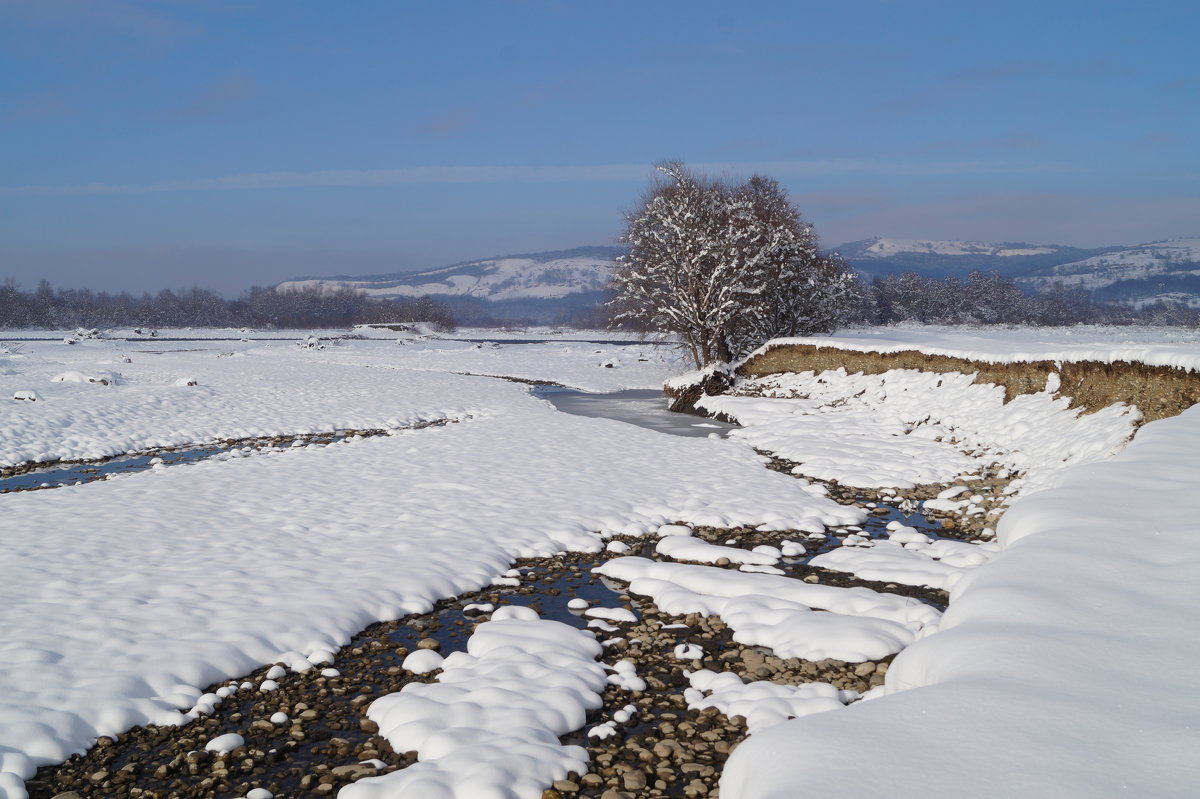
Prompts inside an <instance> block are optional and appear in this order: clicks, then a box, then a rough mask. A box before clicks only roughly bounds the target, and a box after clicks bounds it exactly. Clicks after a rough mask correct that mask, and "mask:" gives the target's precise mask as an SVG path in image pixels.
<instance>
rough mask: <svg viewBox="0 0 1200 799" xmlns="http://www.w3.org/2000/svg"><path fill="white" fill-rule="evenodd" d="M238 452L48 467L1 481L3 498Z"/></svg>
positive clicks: (218, 448) (187, 452) (176, 453)
mask: <svg viewBox="0 0 1200 799" xmlns="http://www.w3.org/2000/svg"><path fill="white" fill-rule="evenodd" d="M238 448H240V445H237V446H235V445H228V446H225V445H219V444H217V445H209V446H201V447H188V448H184V449H177V450H172V451H170V452H158V453H154V454H151V455H124V456H121V457H119V458H112V459H110V460H106V461H103V462H99V463H68V464H63V465H60V466H47V467H46V468H44V469H36V470H34V471H32V472H26V473H25V474H18V475H13V476H11V477H4V478H0V494H4V493H7V492H9V491H32V490H34V489H37V488H58V487H59V486H70V485H79V484H80V483H90V482H92V481H94V480H104V479H105V478H107V477H110V476H112V475H116V474H129V473H132V472H141V471H145V470H146V469H150V468H152V467H153V466H155V465H157V464H159V463H162V464H164V465H167V466H174V465H176V464H180V463H195V462H196V461H201V460H204V459H205V458H211V457H212V456H214V455H219V454H221V453H223V452H230V451H232V450H234V449H238Z"/></svg>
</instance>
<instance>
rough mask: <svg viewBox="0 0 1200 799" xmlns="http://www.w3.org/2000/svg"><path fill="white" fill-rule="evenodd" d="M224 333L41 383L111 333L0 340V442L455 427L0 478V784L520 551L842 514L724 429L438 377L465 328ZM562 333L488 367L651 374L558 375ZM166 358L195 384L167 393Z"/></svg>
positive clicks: (98, 445)
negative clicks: (655, 425) (649, 422)
mask: <svg viewBox="0 0 1200 799" xmlns="http://www.w3.org/2000/svg"><path fill="white" fill-rule="evenodd" d="M223 345H224V343H223V342H216V343H214V344H211V345H208V346H209V347H210V348H209V349H204V348H203V347H201V345H198V344H191V343H189V344H188V345H187V347H188V348H189V349H190V348H197V349H199V351H198V352H178V353H175V352H171V353H164V354H162V355H159V356H149V355H145V354H143V355H140V356H139V355H137V354H136V353H134V361H133V363H132V364H129V365H125V366H124V367H123V369H122V371H123V373H125V372H126V370H128V373H127V374H126V376H127V377H128V380H126V381H124V382H123V383H122V384H120V385H116V386H108V387H99V388H98V387H96V386H94V385H82V384H69V383H52V382H50V380H49V377H50V376H53V375H54V374H57V373H59V372H62V371H64V369H65V368H68V367H69V366H70V365H71V364H70V362H71V361H74V362H75V363H84V362H88V361H93V362H94V361H95V360H99V359H100V358H101V357H103V356H105V355H107V354H109V353H110V352H111V349H110V348H112V347H115V345H114V344H113V343H112V342H107V341H96V342H91V341H88V342H82V343H80V344H78V345H75V346H72V347H69V348H68V347H65V346H63V345H61V344H59V343H55V342H37V343H34V344H32V345H31V346H29V347H27V348H26V353H25V356H24V357H21V358H12V357H7V358H6V362H7V363H6V366H7V367H8V368H10V369H12V370H14V371H16V372H17V374H16V375H12V376H0V380H3V381H10V380H17V381H20V383H22V384H24V385H29V384H30V383H31V378H32V377H34V376H37V375H42V376H44V377H45V380H44V383H43V384H41V385H42V386H44V388H42V387H39V391H44V392H45V394H46V399H45V400H44V401H43V402H39V403H37V404H36V406H34V405H33V404H32V403H18V402H10V403H7V404H6V405H4V406H3V414H4V415H3V416H2V417H0V441H2V442H3V443H0V447H3V448H5V449H6V450H8V451H9V452H11V453H12V454H10V455H9V456H8V459H9V461H10V462H12V461H18V462H19V461H20V460H26V459H30V458H34V459H39V458H43V457H56V456H67V455H76V456H78V455H89V454H94V455H100V454H105V453H111V452H121V451H124V450H126V449H129V448H137V447H142V446H147V445H153V444H155V443H156V442H163V443H167V442H174V443H180V444H183V443H193V442H194V441H196V440H208V439H211V438H212V437H214V436H221V435H231V434H233V435H236V434H239V433H241V432H243V431H244V432H251V433H253V432H257V431H262V432H278V433H296V432H301V431H312V430H317V429H325V430H328V429H337V428H339V427H347V426H349V427H371V426H373V425H376V424H379V423H382V422H387V421H388V420H389V419H394V420H396V421H397V422H405V421H414V420H419V419H430V418H439V417H444V416H447V415H449V416H453V417H454V418H459V419H461V420H462V421H460V422H459V423H456V424H449V425H445V426H442V427H433V428H427V429H423V430H414V431H405V432H397V433H396V434H394V435H389V436H377V437H373V438H364V439H361V440H354V441H346V442H343V443H336V444H331V445H329V446H323V447H318V446H307V447H297V448H289V449H286V450H283V451H272V452H268V453H262V454H253V455H249V456H246V457H238V458H230V459H226V460H217V459H210V460H206V461H202V462H198V463H194V464H190V465H179V466H170V467H162V468H159V469H156V470H150V471H146V472H142V473H137V474H130V475H125V476H120V477H113V478H110V479H109V480H107V481H104V482H96V483H90V484H86V485H78V486H71V487H66V488H56V489H53V490H45V491H34V492H25V493H16V494H7V495H4V497H3V501H2V502H0V574H3V575H4V579H3V580H2V581H0V629H3V630H4V631H5V635H4V637H3V639H2V640H0V662H3V663H4V664H5V668H4V669H3V670H0V752H3V753H4V754H3V758H4V760H3V768H4V769H5V770H6V772H8V773H10V774H15V775H17V777H16V778H10V777H7V776H6V777H4V779H5V780H7V781H8V783H9V785H10V786H12V785H16V784H17V783H14V782H13V779H17V780H18V782H19V778H27V777H29V776H32V774H33V770H34V769H35V768H36V767H37V766H38V765H41V764H47V763H54V762H58V761H61V760H64V759H65V758H67V757H68V756H69V755H70V754H71V753H73V752H77V751H82V750H84V749H85V748H87V747H88V746H90V745H91V744H92V743H93V742H94V740H95V739H96V737H98V736H100V735H115V734H118V733H120V732H122V731H124V730H126V729H128V728H130V727H132V726H134V725H137V724H148V723H156V724H176V723H181V722H185V721H187V716H185V715H184V713H185V712H186V711H187V710H189V709H190V708H192V707H193V705H194V704H195V702H196V701H197V699H198V698H199V697H200V696H201V695H202V694H203V692H204V689H205V687H206V686H209V685H211V684H213V683H216V682H218V681H222V680H228V679H230V678H233V677H239V676H241V675H245V674H248V673H250V672H251V671H253V670H255V669H256V668H259V667H261V666H266V665H270V664H274V663H283V664H285V665H287V666H288V667H289V668H290V669H292V670H297V669H300V668H310V667H311V666H313V665H328V663H330V662H331V661H332V655H331V654H330V653H331V652H333V651H336V649H337V648H338V647H339V646H340V645H342V644H344V643H345V642H347V641H348V640H349V638H350V637H351V636H352V635H353V634H354V633H356V632H358V631H359V630H361V629H363V628H364V627H366V626H367V625H368V624H370V623H372V622H374V621H379V620H387V619H395V618H399V617H402V616H404V615H406V614H408V613H414V612H423V611H427V610H429V609H430V608H431V607H432V606H433V604H434V602H436V601H437V600H438V599H442V598H447V597H453V596H457V595H459V594H462V593H464V592H467V591H472V590H477V589H479V588H481V587H483V586H486V585H488V584H489V583H490V582H491V580H492V578H493V577H495V576H496V575H498V574H502V573H504V572H505V571H507V570H508V569H510V568H511V565H512V561H513V559H514V558H517V557H526V556H529V557H532V556H543V555H550V554H554V553H557V552H560V551H563V550H587V551H600V550H601V549H603V547H604V543H605V540H606V538H607V537H610V536H611V535H614V534H628V535H653V534H655V533H656V532H657V531H658V529H659V528H660V527H661V526H663V525H666V524H674V523H684V524H692V525H718V526H725V525H729V526H733V525H741V524H748V525H754V526H757V525H762V524H768V523H769V524H787V525H791V526H792V527H794V528H795V529H806V530H807V529H814V528H815V529H821V528H822V527H823V526H824V525H831V526H836V525H844V524H852V523H854V522H856V521H857V520H859V519H861V512H860V511H858V510H856V509H850V508H841V507H839V506H837V505H836V504H834V503H832V502H830V501H828V500H826V499H823V498H819V497H813V496H811V495H809V494H808V493H806V492H805V491H804V490H803V488H802V487H801V486H800V485H799V484H798V483H797V482H796V481H795V480H793V479H792V478H789V477H787V476H784V475H779V474H776V473H772V472H770V471H768V470H766V469H764V468H763V467H762V462H761V458H760V457H759V456H758V455H756V454H754V453H753V452H751V451H750V450H749V449H747V448H746V447H744V446H743V445H741V444H738V443H734V442H729V441H725V440H722V439H708V438H683V437H677V436H668V435H664V434H661V433H657V432H653V431H650V430H645V429H642V428H639V427H635V426H633V425H628V424H624V423H621V422H615V421H611V420H606V419H591V418H583V417H578V416H572V415H568V414H563V413H560V412H557V411H555V410H554V409H553V408H552V407H550V406H549V405H548V404H547V403H545V402H543V401H541V400H537V399H535V398H533V397H532V396H530V394H529V392H528V390H527V388H526V387H525V386H522V385H520V384H516V383H510V382H506V381H500V380H494V379H489V378H481V377H468V376H462V375H455V374H448V373H446V372H444V371H443V372H437V371H435V368H436V367H437V366H438V364H439V363H440V364H441V366H442V368H443V369H453V370H458V369H459V368H460V367H461V366H462V365H463V363H464V359H465V358H468V357H477V356H474V355H467V354H466V347H465V345H463V344H462V343H461V342H433V343H429V344H412V345H408V346H405V347H398V346H396V345H395V344H394V343H393V342H389V341H355V342H347V343H346V344H344V345H343V346H340V347H330V348H327V349H325V350H321V351H302V350H299V349H297V348H295V347H294V346H293V345H292V344H291V343H290V342H283V343H280V344H277V345H275V344H270V343H268V344H267V345H264V344H262V343H254V344H251V345H249V346H248V347H247V355H246V357H245V358H239V359H228V358H224V359H222V358H216V357H214V354H215V352H217V351H219V350H218V348H219V347H221V346H223ZM563 346H566V345H562V344H556V345H554V347H553V348H548V347H546V346H545V345H511V347H510V346H508V345H505V347H504V348H502V349H501V352H504V351H505V350H508V351H509V361H507V362H504V361H497V362H496V364H495V366H496V369H497V371H500V372H502V371H503V370H504V369H505V366H506V363H507V364H511V365H512V366H513V367H514V368H515V369H518V370H522V371H526V373H534V374H538V375H540V376H546V377H549V378H550V379H554V378H556V377H557V378H558V379H560V380H563V382H566V379H569V378H570V377H571V375H572V374H577V375H578V376H579V377H581V378H589V376H591V375H593V374H595V375H596V377H595V378H594V382H593V383H592V385H593V386H595V387H598V388H603V387H605V384H606V383H608V384H611V382H610V381H614V380H615V381H622V380H629V379H632V380H634V381H642V382H643V383H644V382H650V381H652V380H661V379H662V378H663V377H664V376H665V375H666V374H667V372H668V369H669V368H671V367H670V366H669V365H668V364H665V363H663V362H662V361H658V362H652V363H649V364H642V365H641V366H642V368H643V369H644V371H642V372H638V373H634V374H632V375H631V376H630V377H627V378H621V377H614V376H613V375H614V373H615V374H616V375H620V374H621V372H622V370H612V369H597V368H596V367H595V366H594V365H591V359H590V358H589V359H587V360H586V361H583V362H582V363H583V364H584V365H582V366H581V365H579V361H580V359H579V357H578V352H576V360H575V362H574V363H573V365H567V366H565V368H563V369H562V370H561V372H560V373H557V374H556V373H555V372H554V368H555V365H556V364H559V363H561V364H568V363H569V362H570V356H568V355H563V356H562V360H561V361H556V360H554V359H552V358H550V357H547V350H548V349H554V348H562V347H563ZM587 346H588V347H589V348H590V349H595V348H596V346H597V345H587ZM485 354H486V353H485ZM179 374H194V375H196V376H198V377H199V378H200V379H201V383H202V384H201V385H200V386H197V387H192V388H173V387H171V386H170V385H169V383H170V381H169V380H168V379H167V378H168V377H171V376H173V375H175V376H177V375H179ZM193 397H202V400H201V401H199V402H194V401H193V400H192V399H191V398H193ZM114 398H116V399H114ZM31 407H36V408H39V409H41V410H40V411H37V413H38V414H45V415H31V414H30V413H29V410H30V408H31ZM48 417H52V420H48ZM664 465H669V468H664ZM633 679H637V678H636V677H634V678H633ZM257 688H258V686H257V685H255V684H251V685H249V686H248V687H247V688H246V690H257ZM6 790H7V791H8V796H7V799H13V797H20V796H22V793H23V792H21V791H19V789H18V788H16V787H11V788H6Z"/></svg>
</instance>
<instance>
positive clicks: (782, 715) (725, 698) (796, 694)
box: [684, 669, 859, 735]
mask: <svg viewBox="0 0 1200 799" xmlns="http://www.w3.org/2000/svg"><path fill="white" fill-rule="evenodd" d="M688 682H689V683H690V684H691V687H690V688H689V689H688V690H686V691H685V692H684V699H685V700H687V703H688V707H689V708H692V709H693V710H703V709H704V708H707V707H715V708H716V709H717V710H719V711H721V712H722V713H724V714H725V715H726V716H730V717H733V716H741V717H742V718H744V719H745V720H746V728H747V730H748V732H749V734H750V735H754V734H755V733H756V732H760V731H761V730H764V729H766V728H767V727H773V726H775V725H776V724H782V723H783V722H785V721H787V720H788V719H793V718H800V717H801V716H808V715H810V714H812V713H823V712H825V711H828V710H839V709H841V708H842V707H843V706H844V705H845V704H846V703H847V702H850V701H853V700H855V699H858V696H859V695H858V693H857V692H856V691H843V690H840V689H838V688H835V687H833V686H832V685H829V684H828V683H823V682H812V683H806V684H804V685H780V684H778V683H773V682H771V681H770V680H755V681H753V682H750V683H745V682H743V681H742V678H741V677H739V676H738V675H736V674H734V673H733V672H729V671H726V672H715V671H710V670H709V669H700V670H699V671H694V672H692V673H690V674H689V675H688Z"/></svg>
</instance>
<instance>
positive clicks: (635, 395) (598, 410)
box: [532, 386, 736, 438]
mask: <svg viewBox="0 0 1200 799" xmlns="http://www.w3.org/2000/svg"><path fill="white" fill-rule="evenodd" d="M532 393H533V395H534V396H535V397H538V398H540V399H544V400H546V401H548V402H549V403H550V404H551V405H553V406H554V407H555V408H557V409H558V410H560V411H562V412H563V413H573V414H575V415H576V416H590V417H595V418H601V419H615V420H617V421H618V422H625V423H627V424H633V425H637V426H638V427H645V428H647V429H649V430H657V431H658V432H660V433H670V434H671V435H676V436H695V437H699V438H707V437H708V436H710V435H713V434H716V435H718V436H721V437H724V436H725V435H726V434H727V433H728V432H729V431H730V430H732V429H733V428H734V427H736V425H732V424H727V423H725V422H718V421H716V420H713V419H705V418H704V417H701V416H693V415H691V414H688V413H674V412H673V411H669V410H667V398H666V397H664V396H663V393H662V392H661V391H658V390H656V389H630V390H627V391H614V392H611V393H608V394H592V393H589V392H586V391H577V390H576V389H573V388H564V387H562V386H535V387H534V388H533V390H532Z"/></svg>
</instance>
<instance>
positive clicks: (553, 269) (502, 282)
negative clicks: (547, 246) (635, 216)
mask: <svg viewBox="0 0 1200 799" xmlns="http://www.w3.org/2000/svg"><path fill="white" fill-rule="evenodd" d="M620 253H621V249H620V248H617V247H579V248H576V249H574V250H563V251H555V252H545V253H534V254H529V255H512V256H503V257H497V258H484V259H481V260H478V261H468V262H466V263H462V264H455V265H453V266H446V267H441V268H439V269H430V270H426V271H423V272H414V273H411V274H392V275H371V276H367V277H361V278H338V277H333V278H314V279H307V280H289V281H287V282H284V283H281V284H279V288H280V289H288V288H303V287H310V286H342V285H345V286H351V287H353V288H357V289H360V290H362V291H363V292H365V293H367V294H369V295H371V296H373V297H378V298H381V299H393V298H397V297H422V296H430V295H434V296H456V297H475V298H478V299H482V300H516V299H559V298H562V297H567V296H569V295H572V294H586V293H589V292H602V291H604V290H605V289H607V288H608V286H609V283H610V282H611V281H612V268H613V264H614V263H615V260H616V257H617V255H619V254H620Z"/></svg>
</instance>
